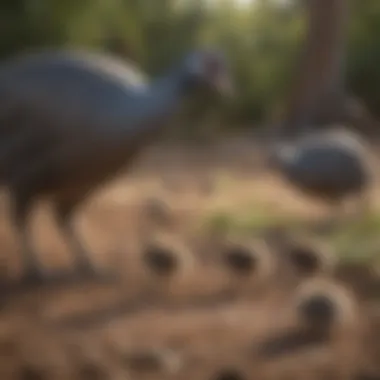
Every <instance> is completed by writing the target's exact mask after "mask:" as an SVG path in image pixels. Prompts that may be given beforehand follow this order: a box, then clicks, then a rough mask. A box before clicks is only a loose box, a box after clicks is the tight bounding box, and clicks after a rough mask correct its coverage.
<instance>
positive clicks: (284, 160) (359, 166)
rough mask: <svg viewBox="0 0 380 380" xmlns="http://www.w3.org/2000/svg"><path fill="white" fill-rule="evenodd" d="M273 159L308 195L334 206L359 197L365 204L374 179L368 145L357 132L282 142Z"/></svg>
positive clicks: (338, 131)
mask: <svg viewBox="0 0 380 380" xmlns="http://www.w3.org/2000/svg"><path fill="white" fill-rule="evenodd" d="M270 162H271V164H272V166H273V167H274V168H275V169H277V171H278V172H280V174H281V175H282V176H283V177H284V178H285V179H286V180H287V181H288V182H290V183H291V184H292V185H293V186H295V187H296V188H298V189H299V190H301V191H302V192H304V193H305V194H308V195H311V196H313V197H318V198H319V199H322V200H324V201H326V202H329V203H330V204H331V205H339V204H340V203H341V202H342V201H343V200H344V199H346V198H348V197H358V198H360V200H361V201H362V202H363V206H364V205H366V201H367V192H368V190H369V188H370V184H371V182H372V178H373V176H372V168H371V160H370V157H369V151H368V149H367V147H366V144H365V143H364V142H363V141H361V139H359V137H358V136H357V135H356V134H354V133H351V132H349V131H347V130H344V129H332V130H329V131H324V132H316V133H309V134H307V135H305V136H302V137H300V138H299V139H297V141H295V142H293V143H280V144H279V145H278V146H277V147H276V148H275V149H274V152H273V153H272V155H271V159H270Z"/></svg>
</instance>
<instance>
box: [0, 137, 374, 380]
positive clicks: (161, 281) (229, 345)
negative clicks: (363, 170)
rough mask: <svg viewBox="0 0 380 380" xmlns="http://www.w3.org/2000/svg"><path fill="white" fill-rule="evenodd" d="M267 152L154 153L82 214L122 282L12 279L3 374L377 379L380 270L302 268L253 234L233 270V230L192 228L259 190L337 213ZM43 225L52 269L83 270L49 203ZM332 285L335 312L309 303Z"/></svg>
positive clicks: (240, 205) (5, 305) (10, 272)
mask: <svg viewBox="0 0 380 380" xmlns="http://www.w3.org/2000/svg"><path fill="white" fill-rule="evenodd" d="M262 158H263V155H262V152H261V151H260V148H259V147H258V146H257V144H256V145H252V142H250V141H248V140H247V139H233V140H229V141H227V142H221V143H218V144H215V145H212V146H210V145H207V146H206V145H205V146H199V145H198V146H186V147H185V146H164V147H163V146H160V147H155V148H152V149H151V150H150V151H149V152H147V153H146V154H145V155H144V157H143V158H142V159H141V160H140V161H139V162H138V163H136V167H135V168H134V170H132V171H131V172H130V173H129V175H128V176H124V177H122V178H119V179H118V181H117V183H115V184H112V185H110V187H109V188H107V189H106V190H105V191H104V192H102V193H99V195H98V196H97V197H96V199H93V200H91V201H90V202H89V203H88V204H86V205H85V207H84V209H83V211H81V212H80V213H78V229H79V230H80V232H81V233H82V234H83V236H84V238H85V241H86V243H87V244H88V246H89V248H90V250H91V252H92V253H93V256H92V259H93V260H94V262H95V263H96V264H97V265H99V267H100V268H103V269H105V268H106V269H109V270H112V271H114V272H115V273H118V274H119V277H120V278H119V280H118V281H111V282H109V283H99V282H97V281H95V280H84V279H83V281H80V282H75V283H70V284H68V283H67V284H55V283H52V284H51V285H46V286H43V287H41V288H38V289H23V288H19V289H16V290H14V291H12V290H10V289H8V288H4V289H3V291H2V300H1V302H2V303H1V309H0V351H1V355H0V379H2V380H8V379H9V380H11V379H12V380H16V379H17V380H45V379H46V380H47V379H49V380H50V379H51V380H56V379H57V380H58V379H59V380H66V379H78V380H90V379H91V380H92V379H94V380H96V379H99V380H100V379H109V380H119V379H120V380H121V379H152V380H153V379H155V380H156V379H157V380H159V379H162V380H163V379H165V380H167V379H178V380H187V379H189V380H190V379H191V380H195V379H197V380H198V379H199V380H203V379H204V380H214V379H215V380H239V379H244V380H245V379H246V380H249V379H262V380H265V379H268V380H270V379H284V380H285V379H357V380H359V379H379V378H380V344H379V342H380V318H379V316H380V313H379V304H378V299H379V294H380V286H379V283H380V281H379V276H378V275H376V274H375V273H374V271H373V270H372V269H373V268H367V267H366V266H365V265H364V264H363V266H362V267H360V266H359V264H358V265H357V266H349V265H343V264H339V263H338V267H337V268H334V269H331V270H326V271H324V270H323V271H322V270H320V271H317V272H316V273H314V274H308V275H305V274H300V273H299V272H297V271H296V270H295V268H294V265H293V264H292V263H290V262H288V261H287V258H286V256H285V255H283V253H282V252H281V247H279V246H275V245H273V246H271V245H270V244H268V245H266V244H263V245H258V246H256V245H254V247H256V248H255V249H254V250H253V252H255V256H254V258H255V260H256V261H255V263H256V264H255V266H253V267H252V268H251V269H249V268H250V267H249V263H250V262H248V263H247V262H245V261H243V264H239V263H238V264H236V266H235V267H234V264H233V263H232V264H231V262H228V261H226V260H224V259H223V258H224V256H223V255H222V252H225V251H223V249H222V248H223V247H224V245H223V244H224V242H221V241H219V240H221V239H222V238H220V237H218V236H214V235H212V236H211V235H201V234H200V233H198V234H195V233H194V228H193V227H194V226H196V224H197V223H198V222H199V215H201V214H202V213H204V212H209V211H210V210H213V209H218V208H224V209H234V210H240V209H244V208H246V207H247V204H250V202H252V199H254V200H255V202H256V203H259V204H261V205H263V207H264V206H265V207H266V208H267V209H273V208H275V209H281V210H283V211H284V213H295V214H301V215H308V216H310V215H314V214H315V215H320V214H323V213H324V212H325V210H324V209H323V207H322V206H321V205H318V204H314V203H312V202H311V201H310V200H307V199H304V198H303V197H300V196H299V195H298V194H296V193H295V192H293V191H292V190H291V189H289V188H288V187H287V186H285V185H284V184H282V182H280V181H279V180H278V179H277V178H276V177H274V176H272V175H270V174H269V173H268V172H267V171H266V169H265V167H264V165H263V160H262ZM157 200H160V201H164V202H165V203H166V204H167V205H168V206H169V207H170V210H169V211H165V210H164V211H162V210H161V209H160V207H159V206H160V205H162V204H161V203H160V202H158V201H157ZM1 207H2V215H4V216H3V217H2V218H1V220H0V223H1V226H0V234H1V242H2V256H1V259H2V262H1V263H2V266H1V268H2V271H3V272H4V277H7V276H9V277H11V278H17V276H18V275H19V273H20V270H21V267H20V263H19V258H18V249H19V247H18V244H17V236H15V234H14V233H13V231H12V229H11V226H10V225H9V223H8V220H7V201H6V197H5V196H4V199H3V200H2V203H1ZM374 207H376V208H377V207H378V202H377V197H376V198H375V203H374ZM153 219H154V220H155V221H154V222H153ZM34 227H35V228H34V230H35V237H36V246H37V247H38V252H39V253H40V254H41V256H40V259H41V261H42V262H43V263H44V264H45V265H46V267H47V268H49V269H50V270H57V269H59V268H70V267H72V263H71V256H70V252H68V250H67V249H66V247H65V245H64V243H63V241H62V239H61V238H60V236H59V234H58V232H57V230H56V227H55V225H54V223H53V221H52V219H51V215H50V214H49V210H48V208H47V207H45V206H44V205H42V206H41V210H39V211H38V212H37V215H36V223H35V225H34ZM197 231H198V230H197ZM157 241H158V242H162V244H167V246H168V247H169V248H170V249H171V250H170V253H173V256H170V257H174V259H173V260H174V261H173V262H174V264H173V262H169V264H165V262H164V264H162V263H161V264H160V262H159V263H158V264H157V262H155V261H154V262H153V264H152V261H148V263H150V264H151V266H150V267H149V266H148V265H147V264H146V262H145V261H144V259H143V257H145V256H143V253H144V252H145V251H144V249H146V248H147V247H148V245H149V243H152V242H157ZM261 243H262V242H261V241H260V244H261ZM252 244H258V243H257V241H255V242H253V243H252ZM257 247H258V248H257ZM263 247H264V248H263ZM257 252H260V254H256V253H257ZM52 253H54V254H52ZM155 263H156V264H157V266H154V265H155ZM257 263H259V264H257ZM160 265H161V267H160ZM239 265H240V266H239ZM242 267H243V269H241V268H242ZM157 268H161V269H162V268H164V269H163V270H162V271H161V272H160V271H159V269H157ZM168 268H169V269H168ZM173 268H174V269H173ZM239 268H240V269H239ZM246 268H248V270H246ZM308 292H311V293H310V295H309V293H308ZM320 293H322V294H324V295H326V294H327V297H329V298H331V299H332V300H333V301H331V302H333V306H334V308H333V310H334V313H333V316H331V315H329V316H328V317H326V315H327V314H326V313H324V312H323V311H322V312H321V311H320V310H321V309H318V310H314V309H313V310H314V312H313V313H312V317H310V315H309V314H307V315H306V314H302V313H301V312H300V310H301V308H300V306H299V305H300V302H304V300H305V299H306V298H307V297H310V296H312V295H313V294H316V295H318V294H320ZM305 297H306V298H305ZM307 299H309V298H307ZM297 305H298V306H297ZM302 305H304V304H303V303H302ZM322 309H323V308H322ZM302 310H303V309H302ZM323 310H324V309H323ZM329 310H330V309H329ZM305 315H306V316H305Z"/></svg>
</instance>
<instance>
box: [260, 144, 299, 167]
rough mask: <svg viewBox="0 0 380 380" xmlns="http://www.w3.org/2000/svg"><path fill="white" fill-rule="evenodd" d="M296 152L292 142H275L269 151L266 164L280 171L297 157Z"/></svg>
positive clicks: (290, 164)
mask: <svg viewBox="0 0 380 380" xmlns="http://www.w3.org/2000/svg"><path fill="white" fill-rule="evenodd" d="M297 154H298V150H297V147H296V146H295V145H294V144H291V143H283V144H276V145H275V146H274V147H273V148H272V149H270V151H269V154H268V157H267V165H268V167H269V168H270V169H272V170H275V171H280V172H282V171H284V170H287V169H288V168H289V167H291V166H292V164H293V163H294V162H295V161H296V159H297Z"/></svg>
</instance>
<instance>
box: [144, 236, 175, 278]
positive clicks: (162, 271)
mask: <svg viewBox="0 0 380 380" xmlns="http://www.w3.org/2000/svg"><path fill="white" fill-rule="evenodd" d="M143 261H144V263H145V265H146V266H147V268H149V270H150V271H151V272H152V273H154V274H155V275H158V276H171V275H173V274H174V273H175V272H176V271H177V270H178V269H179V266H180V262H179V261H180V260H179V257H178V255H177V253H176V252H175V250H174V249H173V248H172V247H167V246H163V245H158V244H153V243H151V244H149V245H148V246H147V247H146V249H145V250H144V254H143Z"/></svg>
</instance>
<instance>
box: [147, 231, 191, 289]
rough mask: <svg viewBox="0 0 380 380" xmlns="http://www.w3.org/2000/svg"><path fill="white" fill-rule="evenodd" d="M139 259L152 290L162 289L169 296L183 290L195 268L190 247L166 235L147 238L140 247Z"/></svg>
mask: <svg viewBox="0 0 380 380" xmlns="http://www.w3.org/2000/svg"><path fill="white" fill-rule="evenodd" d="M141 260H142V264H143V267H144V268H145V273H146V275H147V276H148V278H149V280H148V282H150V283H151V285H152V287H153V290H154V291H160V290H164V291H165V292H166V293H167V292H169V293H170V295H171V296H174V295H175V294H177V293H178V294H181V292H182V291H184V290H185V289H182V288H183V285H184V283H186V281H188V280H190V279H191V278H192V275H193V272H194V268H195V258H194V254H193V252H192V251H191V249H189V248H188V246H187V245H186V244H184V243H183V242H182V241H180V240H178V239H176V238H174V237H172V236H168V235H165V236H164V235H160V236H155V237H152V238H151V239H149V241H147V242H146V243H145V244H144V245H143V247H142V252H141ZM161 287H163V288H161ZM185 287H186V286H185Z"/></svg>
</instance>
